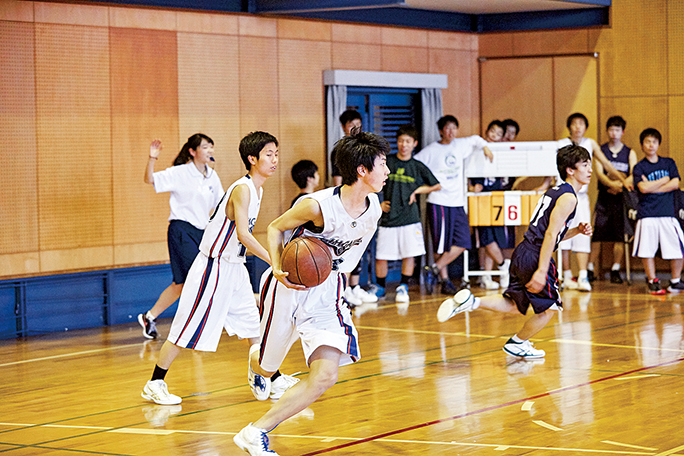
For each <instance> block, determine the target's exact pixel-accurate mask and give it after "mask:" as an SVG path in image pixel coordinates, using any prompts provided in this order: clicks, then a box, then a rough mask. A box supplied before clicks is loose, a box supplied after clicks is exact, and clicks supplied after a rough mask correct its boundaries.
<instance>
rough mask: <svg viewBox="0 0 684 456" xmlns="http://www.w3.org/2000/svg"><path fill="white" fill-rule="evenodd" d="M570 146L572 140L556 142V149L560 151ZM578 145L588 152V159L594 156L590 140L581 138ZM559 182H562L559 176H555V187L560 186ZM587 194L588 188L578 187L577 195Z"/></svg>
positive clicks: (584, 186)
mask: <svg viewBox="0 0 684 456" xmlns="http://www.w3.org/2000/svg"><path fill="white" fill-rule="evenodd" d="M570 144H572V140H571V139H570V138H563V139H559V140H558V149H560V148H561V147H565V146H569V145H570ZM579 145H580V146H581V147H584V148H585V149H586V150H587V151H588V152H589V158H593V157H594V154H593V152H594V150H593V149H592V147H591V139H589V138H582V141H580V143H579ZM561 182H563V180H562V179H561V177H560V174H558V175H556V185H560V183H561ZM588 192H589V186H588V185H586V184H585V185H582V187H580V189H579V192H577V193H578V194H579V193H588Z"/></svg>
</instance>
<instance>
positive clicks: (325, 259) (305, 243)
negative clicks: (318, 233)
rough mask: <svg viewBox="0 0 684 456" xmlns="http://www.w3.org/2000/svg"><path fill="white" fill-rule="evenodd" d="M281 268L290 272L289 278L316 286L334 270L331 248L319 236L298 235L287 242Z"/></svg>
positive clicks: (281, 259) (296, 282) (294, 281)
mask: <svg viewBox="0 0 684 456" xmlns="http://www.w3.org/2000/svg"><path fill="white" fill-rule="evenodd" d="M280 268H281V269H282V270H283V271H284V272H288V273H289V274H288V276H287V279H288V280H289V281H290V282H292V283H295V284H298V285H304V286H305V287H315V286H316V285H320V284H321V283H323V281H325V279H327V278H328V276H329V275H330V271H332V254H331V253H330V248H329V247H328V246H327V245H325V244H324V243H323V241H321V240H320V239H318V238H315V237H312V236H305V237H298V238H295V239H293V240H291V241H290V242H288V243H287V245H286V246H285V249H284V250H283V253H282V255H281V256H280Z"/></svg>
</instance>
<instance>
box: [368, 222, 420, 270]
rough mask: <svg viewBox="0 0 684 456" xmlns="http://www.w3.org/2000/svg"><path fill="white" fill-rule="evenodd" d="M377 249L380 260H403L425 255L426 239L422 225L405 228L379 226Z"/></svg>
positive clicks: (377, 256) (376, 254)
mask: <svg viewBox="0 0 684 456" xmlns="http://www.w3.org/2000/svg"><path fill="white" fill-rule="evenodd" d="M376 242H377V244H376V247H375V258H376V259H378V260H387V261H394V260H403V259H404V258H412V257H417V256H421V255H425V238H424V237H423V226H422V225H421V224H420V223H414V224H412V225H404V226H392V227H387V226H379V227H378V238H377V241H376Z"/></svg>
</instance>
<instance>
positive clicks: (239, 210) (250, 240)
mask: <svg viewBox="0 0 684 456" xmlns="http://www.w3.org/2000/svg"><path fill="white" fill-rule="evenodd" d="M249 199H250V192H249V187H248V186H247V185H246V184H242V185H238V186H237V187H235V188H234V189H233V191H232V192H231V194H230V197H229V198H228V204H226V216H227V217H228V219H229V220H234V221H235V232H236V233H237V238H238V241H240V244H242V245H244V246H245V247H246V248H247V249H248V250H249V251H250V252H252V253H253V254H254V255H256V256H258V257H259V258H261V259H262V260H264V261H265V262H267V263H269V264H271V259H270V258H269V256H268V252H267V251H266V249H265V248H264V247H263V246H262V245H261V244H260V243H259V241H257V238H255V237H254V235H253V234H252V232H251V231H250V229H249Z"/></svg>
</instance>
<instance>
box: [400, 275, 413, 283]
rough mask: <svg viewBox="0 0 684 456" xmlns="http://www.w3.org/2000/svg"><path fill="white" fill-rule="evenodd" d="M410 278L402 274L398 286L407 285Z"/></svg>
mask: <svg viewBox="0 0 684 456" xmlns="http://www.w3.org/2000/svg"><path fill="white" fill-rule="evenodd" d="M410 278H411V276H407V275H404V274H402V275H401V283H400V285H408V283H409V279H410Z"/></svg>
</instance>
